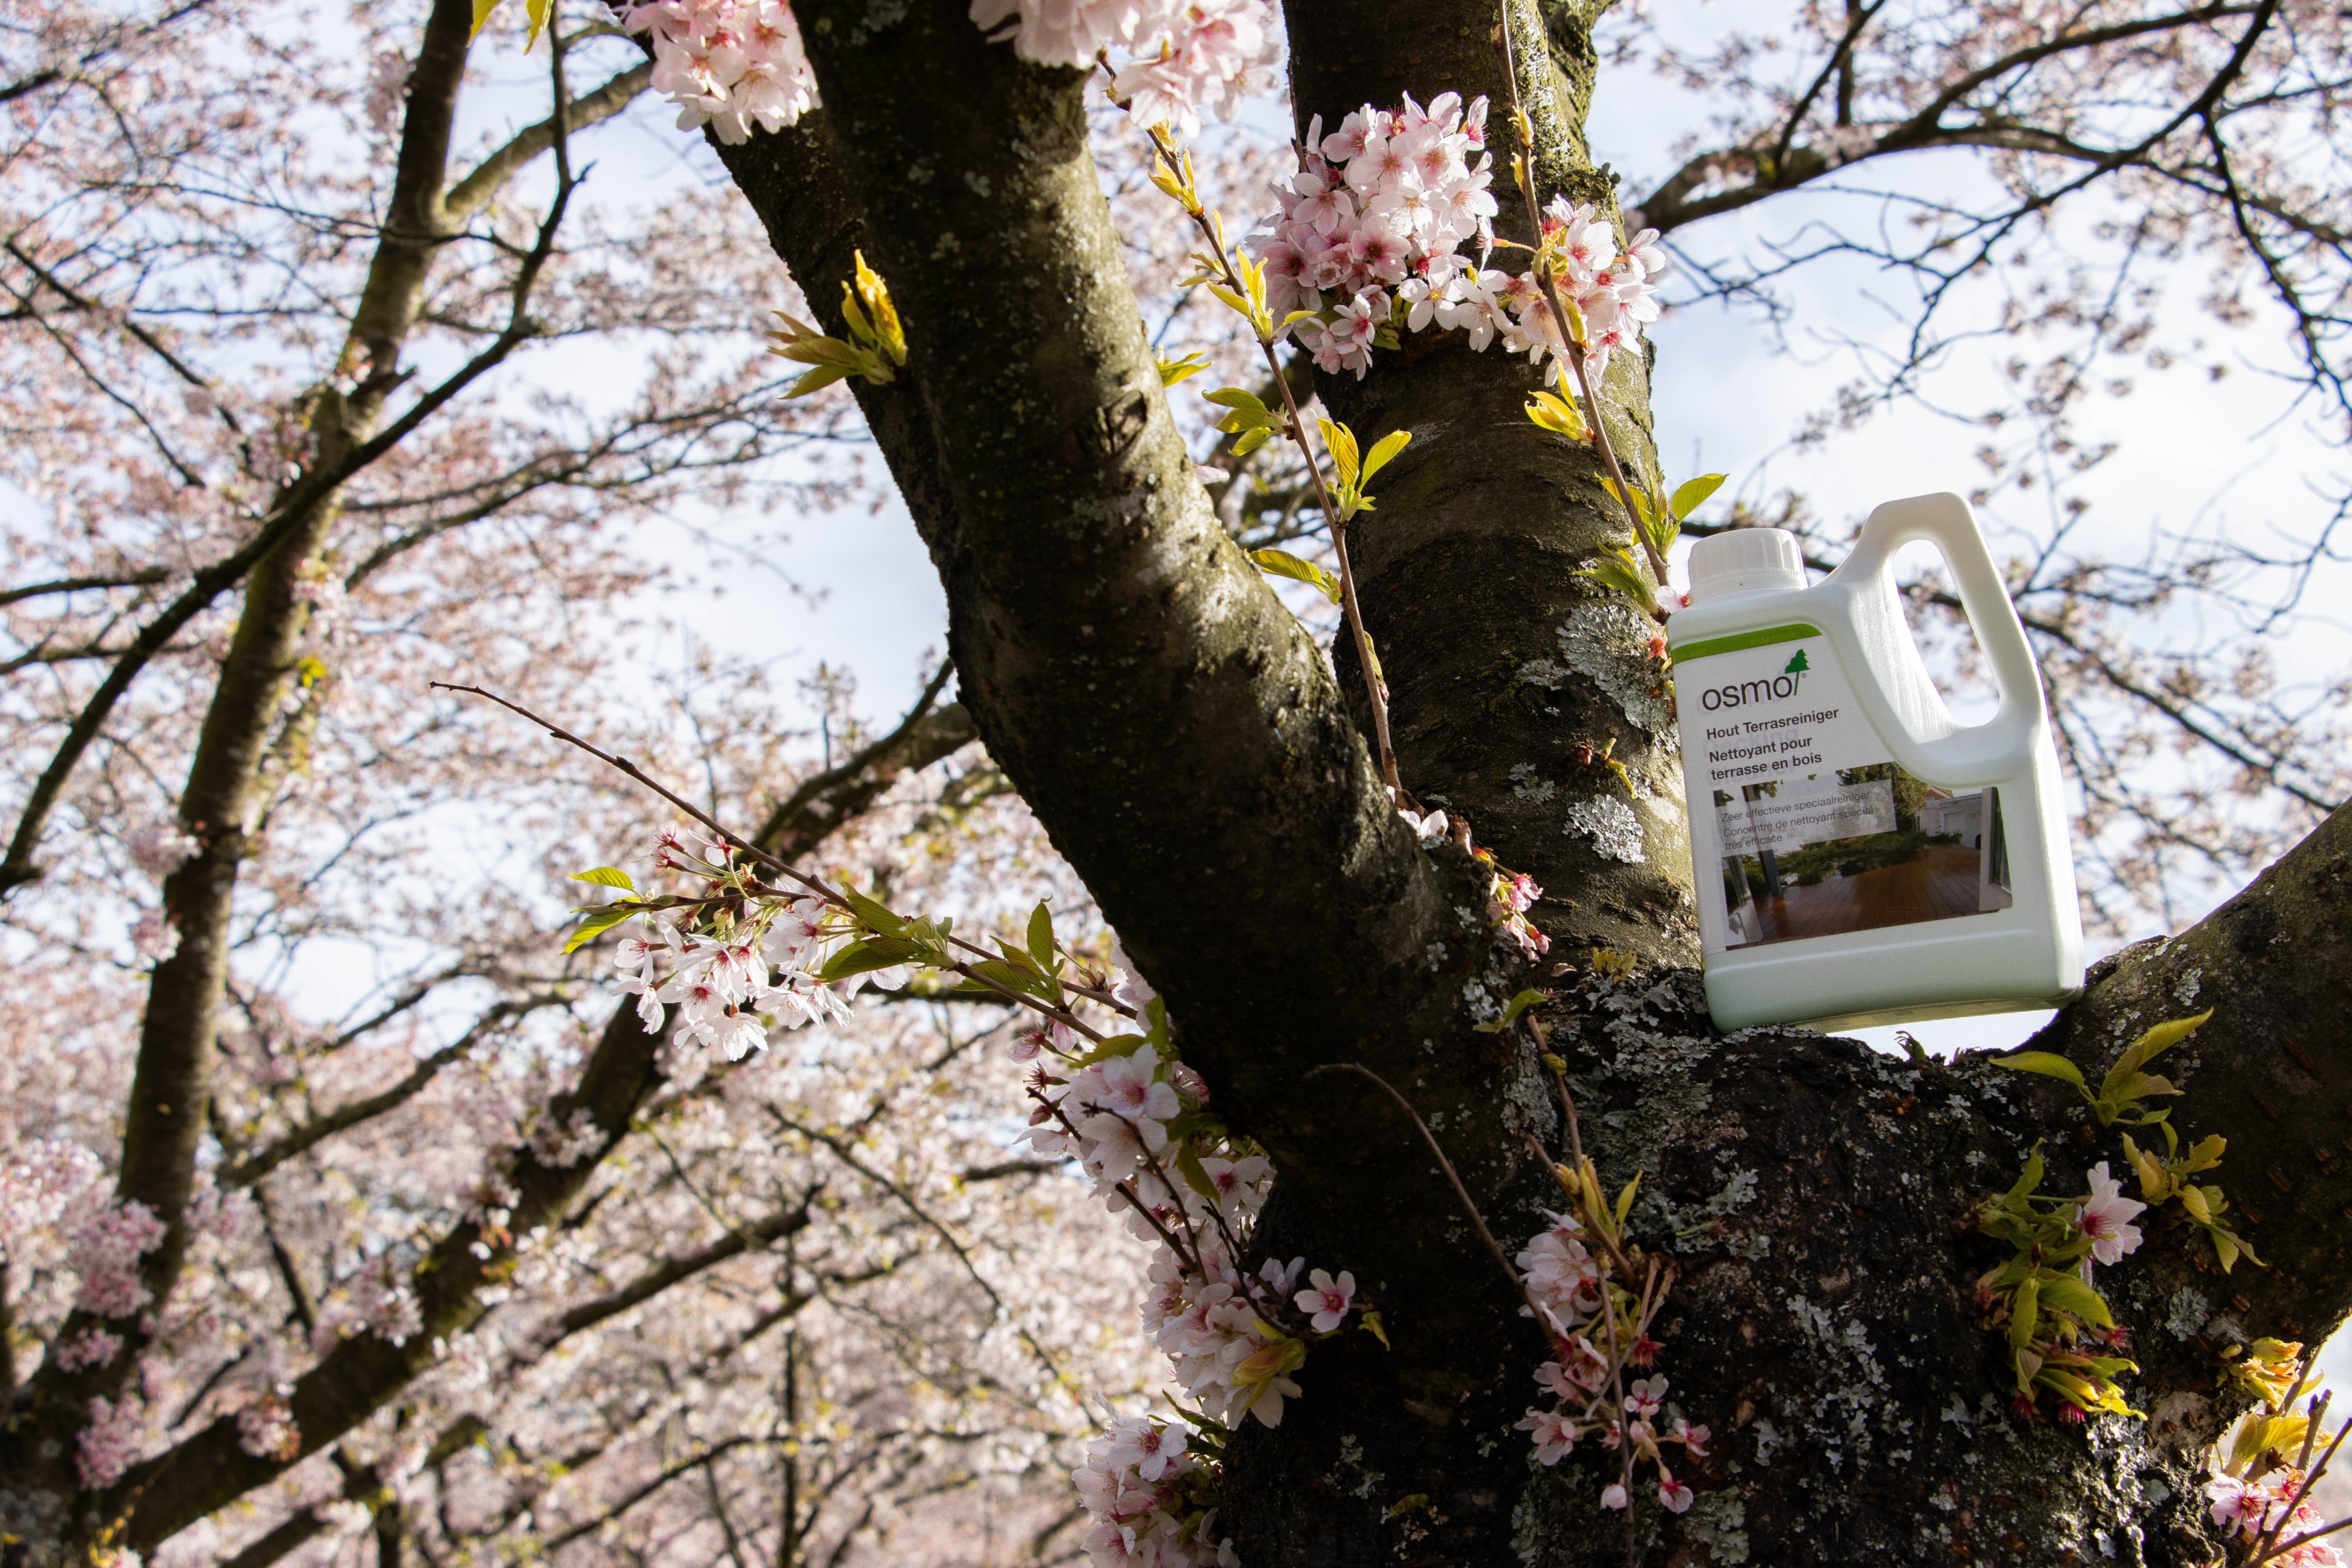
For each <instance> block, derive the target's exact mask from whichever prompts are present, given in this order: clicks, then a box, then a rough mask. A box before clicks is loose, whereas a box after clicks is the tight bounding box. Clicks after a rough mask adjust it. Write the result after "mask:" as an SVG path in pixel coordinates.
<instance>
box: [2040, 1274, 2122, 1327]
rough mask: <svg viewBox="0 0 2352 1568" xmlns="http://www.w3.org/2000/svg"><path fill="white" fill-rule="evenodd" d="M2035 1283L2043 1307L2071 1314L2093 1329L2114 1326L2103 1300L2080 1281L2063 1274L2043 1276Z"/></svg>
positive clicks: (2111, 1314) (2112, 1318) (2113, 1317)
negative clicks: (2038, 1287) (2039, 1290)
mask: <svg viewBox="0 0 2352 1568" xmlns="http://www.w3.org/2000/svg"><path fill="white" fill-rule="evenodd" d="M2037 1283H2038V1284H2039V1285H2040V1287H2041V1291H2042V1294H2041V1302H2042V1305H2043V1306H2045V1307H2052V1308H2055V1309H2056V1310H2059V1311H2061V1312H2072V1313H2074V1316H2076V1317H2078V1318H2080V1319H2082V1320H2083V1321H2084V1322H2086V1323H2088V1324H2090V1325H2091V1326H2092V1327H2094V1328H2099V1329H2112V1328H2114V1327H2115V1326H2116V1319H2115V1314H2114V1313H2112V1312H2110V1311H2108V1310H2107V1303H2106V1300H2105V1298H2104V1297H2102V1296H2101V1295H2100V1294H2099V1293H2098V1292H2097V1291H2096V1290H2094V1289H2091V1288H2090V1287H2089V1286H2088V1285H2085V1284H2084V1283H2083V1282H2082V1281H2081V1280H2080V1279H2074V1278H2073V1277H2072V1276H2070V1275H2065V1274H2044V1275H2043V1276H2042V1279H2040V1280H2039V1281H2037Z"/></svg>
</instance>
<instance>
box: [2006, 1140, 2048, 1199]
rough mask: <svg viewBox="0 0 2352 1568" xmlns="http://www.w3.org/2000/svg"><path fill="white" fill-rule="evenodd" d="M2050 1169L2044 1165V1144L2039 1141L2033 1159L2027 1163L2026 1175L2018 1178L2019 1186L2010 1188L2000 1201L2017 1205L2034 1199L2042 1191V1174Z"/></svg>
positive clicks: (2035, 1146) (2034, 1147)
mask: <svg viewBox="0 0 2352 1568" xmlns="http://www.w3.org/2000/svg"><path fill="white" fill-rule="evenodd" d="M2048 1169H2049V1167H2048V1166H2046V1165H2045V1164H2043V1163H2042V1144H2041V1142H2039V1141H2038V1140H2037V1141H2036V1142H2035V1143H2034V1145H2033V1154H2032V1158H2030V1159H2028V1160H2027V1161H2026V1162H2025V1173H2024V1174H2023V1175H2021V1176H2020V1177H2018V1178H2017V1184H2016V1185H2015V1186H2013V1187H2011V1188H2010V1189H2009V1191H2008V1192H2007V1193H2006V1194H2003V1196H2002V1198H2001V1200H2000V1201H2001V1202H2002V1203H2003V1204H2006V1205H2015V1204H2018V1203H2021V1202H2022V1201H2023V1200H2025V1199H2026V1198H2029V1197H2032V1195H2033V1194H2035V1193H2036V1192H2039V1191H2040V1190H2041V1187H2042V1173H2044V1172H2045V1171H2046V1170H2048Z"/></svg>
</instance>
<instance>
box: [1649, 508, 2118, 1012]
mask: <svg viewBox="0 0 2352 1568" xmlns="http://www.w3.org/2000/svg"><path fill="white" fill-rule="evenodd" d="M1914 540H1927V541H1928V542H1932V543H1934V544H1935V545H1936V546H1937V548H1939V549H1940V550H1941V551H1942V552H1943V555H1944V560H1945V562H1946V563H1947V565H1948V567H1949V569H1950V572H1951V575H1952V577H1953V579H1954V580H1955V581H1956V582H1957V583H1958V586H1959V591H1960V602H1961V604H1962V605H1963V606H1964V607H1965V608H1966V609H1967V611H1968V616H1969V624H1970V625H1971V626H1973V627H1974V628H1975V630H1976V635H1977V640H1978V642H1979V644H1980V645H1982V647H1983V648H1984V652H1985V662H1986V664H1987V665H1988V666H1989V667H1990V670H1991V672H1992V678H1993V683H1994V684H1995V686H1997V687H1998V688H1999V689H2000V709H1999V710H1998V711H1997V712H1996V713H1994V715H1993V716H1992V718H1990V720H1988V721H1985V722H1984V723H1981V724H1972V725H1962V724H1959V723H1958V722H1956V721H1954V720H1953V718H1952V715H1951V713H1950V711H1949V710H1948V709H1946V707H1945V706H1944V700H1943V699H1942V697H1941V696H1940V695H1938V694H1937V690H1936V687H1935V683H1934V682H1933V681H1932V680H1930V679H1928V675H1927V666H1926V664H1925V663H1924V662H1923V661H1922V660H1921V659H1920V657H1919V650H1918V647H1917V646H1916V644H1915V643H1914V642H1913V641H1912V638H1911V631H1910V628H1909V626H1906V624H1905V623H1904V619H1903V610H1902V605H1901V604H1900V603H1899V601H1898V600H1897V598H1896V596H1895V578H1894V573H1893V563H1894V556H1895V551H1897V550H1898V549H1900V548H1901V547H1902V546H1903V545H1905V544H1907V543H1909V542H1912V541H1914ZM1690 574H1691V592H1690V603H1689V605H1688V607H1687V608H1685V609H1684V610H1682V611H1680V612H1679V613H1677V614H1676V615H1675V616H1674V617H1673V619H1672V621H1671V622H1670V623H1669V625H1668V626H1667V629H1666V636H1667V642H1668V646H1669V647H1670V649H1671V650H1672V655H1673V658H1674V676H1675V710H1676V712H1677V716H1678V721H1679V723H1680V725H1681V732H1682V750H1683V780H1684V788H1685V792H1686V794H1687V796H1688V799H1689V805H1690V829H1691V858H1692V862H1693V865H1694V866H1695V868H1696V878H1697V889H1696V891H1697V895H1698V909H1699V931H1700V936H1701V940H1702V944H1703V947H1704V952H1705V963H1706V1000H1707V1008H1708V1011H1709V1012H1710V1013H1711V1014H1712V1015H1713V1016H1714V1019H1715V1022H1716V1024H1717V1026H1718V1027H1721V1028H1725V1029H1737V1028H1743V1027H1746V1026H1748V1025H1751V1024H1809V1025H1814V1026H1824V1027H1828V1026H1836V1027H1855V1026H1864V1025H1870V1024H1887V1023H1895V1022H1901V1021H1909V1020H1913V1019H1920V1018H1948V1017H1957V1016H1962V1015H1966V1014H1971V1013H1998V1012H2007V1011H2011V1010H2013V1009H2017V1008H2022V1007H2035V1006H2051V1005H2056V1004H2058V1003H2060V1002H2063V1001H2064V1000H2066V999H2067V998H2069V997H2072V996H2074V995H2076V994H2079V993H2080V992H2081V990H2082V987H2083V928H2082V921H2081V918H2080V916H2079V915H2078V913H2077V911H2076V909H2075V903H2074V865H2073V862H2072V859H2071V858H2070V855H2069V852H2068V848H2067V838H2066V809H2065V803H2064V801H2063V798H2062V797H2061V795H2060V790H2059V781H2058V755H2057V752H2056V749H2055V748H2054V747H2053V744H2052V742H2051V736H2050V716H2049V710H2048V708H2047V706H2046V704H2045V703H2044V701H2043V699H2042V680H2041V676H2040V673H2039V671H2038V670H2037V669H2036V668H2035V667H2034V662H2033V655H2032V649H2031V648H2030V647H2028V645H2027V643H2026V640H2025V628H2024V627H2023V626H2020V625H2019V624H2018V619H2017V611H2016V610H2015V609H2014V608H2013V607H2012V606H2011V604H2010V602H2009V596H2008V595H2007V594H2006V592H2004V591H2003V589H2002V587H2001V582H2000V573H1999V571H1998V570H1997V569H1996V568H1995V566H1994V564H1993V560H1992V555H1991V553H1990V551H1988V550H1987V549H1986V547H1985V541H1984V535H1983V533H1982V532H1980V531H1979V530H1978V527H1977V522H1976V518H1975V517H1974V515H1972V514H1971V513H1970V512H1969V506H1968V503H1967V502H1966V501H1964V500H1961V499H1960V498H1959V497H1958V496H1956V495H1948V494H1946V495H1930V496H1914V497H1912V498H1911V499H1909V500H1897V501H1889V502H1887V503H1886V504H1885V506H1882V507H1880V508H1879V509H1878V510H1876V511H1874V512H1872V513H1871V514H1870V521H1868V522H1866V523H1864V525H1863V530H1862V536H1861V538H1860V539H1859V540H1858V541H1857V542H1856V543H1855V545H1854V549H1853V554H1852V555H1850V556H1848V557H1847V558H1846V562H1845V563H1844V564H1843V565H1842V566H1840V567H1839V568H1838V569H1837V570H1836V571H1835V572H1832V574H1830V575H1829V576H1828V577H1826V578H1824V579H1823V580H1822V582H1821V583H1819V584H1814V585H1813V586H1811V587H1808V586H1806V584H1805V568H1804V561H1803V557H1802V555H1801V553H1800V552H1799V550H1798V547H1797V542H1796V540H1795V538H1794V537H1792V536H1791V535H1790V534H1789V533H1787V532H1785V531H1782V530H1780V529H1777V528H1754V529H1739V530H1735V531H1731V532H1728V533H1720V534H1717V535H1715V536H1713V537H1712V538H1708V539H1703V540H1700V541H1699V542H1698V543H1697V544H1696V546H1695V547H1694V548H1693V549H1692V551H1691V557H1690Z"/></svg>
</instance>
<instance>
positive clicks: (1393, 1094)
mask: <svg viewBox="0 0 2352 1568" xmlns="http://www.w3.org/2000/svg"><path fill="white" fill-rule="evenodd" d="M1327 1072H1352V1073H1357V1074H1360V1075H1361V1076H1362V1077H1364V1078H1368V1079H1371V1080H1372V1082H1373V1083H1374V1084H1376V1085H1378V1086H1379V1088H1380V1090H1381V1093H1383V1094H1385V1095H1387V1096H1388V1097H1389V1098H1390V1099H1391V1100H1395V1101H1396V1103H1397V1109H1398V1110H1402V1111H1403V1112H1404V1113H1405V1114H1406V1115H1407V1116H1409V1117H1411V1118H1412V1124H1413V1127H1414V1128H1415V1130H1416V1131H1419V1132H1420V1133H1421V1141H1422V1142H1423V1143H1426V1144H1428V1145H1429V1152H1430V1153H1432V1154H1433V1155H1434V1156H1436V1159H1437V1168H1438V1169H1439V1170H1441V1171H1443V1172H1444V1173H1445V1179H1446V1181H1448V1182H1449V1183H1451V1184H1453V1187H1454V1196H1455V1197H1456V1198H1458V1199H1459V1200H1461V1204H1462V1212H1463V1213H1464V1214H1466V1215H1469V1216H1470V1224H1471V1226H1472V1228H1474V1229H1475V1230H1476V1231H1477V1233H1478V1239H1479V1240H1481V1241H1483V1242H1485V1243H1486V1250H1487V1251H1488V1252H1490V1253H1493V1254H1494V1256H1495V1262H1496V1266H1498V1267H1499V1268H1501V1269H1502V1270H1503V1276H1504V1278H1506V1279H1508V1280H1510V1282H1511V1286H1512V1289H1516V1290H1517V1291H1518V1293H1519V1294H1520V1295H1521V1296H1523V1297H1525V1298H1526V1300H1527V1303H1528V1311H1530V1312H1532V1313H1534V1314H1535V1320H1536V1327H1537V1328H1538V1329H1541V1330H1543V1331H1544V1338H1545V1339H1546V1340H1550V1339H1553V1338H1556V1337H1557V1336H1555V1335H1554V1334H1553V1333H1552V1331H1551V1330H1550V1327H1549V1325H1550V1323H1551V1321H1552V1319H1551V1314H1550V1313H1549V1312H1547V1311H1546V1310H1544V1309H1543V1308H1542V1307H1541V1306H1540V1305H1539V1304H1538V1302H1537V1300H1536V1299H1535V1295H1534V1293H1533V1292H1532V1291H1530V1290H1529V1289H1528V1286H1527V1281H1526V1280H1524V1279H1520V1278H1519V1271H1518V1270H1517V1268H1512V1267H1511V1259H1510V1258H1509V1256H1508V1255H1507V1254H1506V1253H1505V1252H1504V1251H1503V1247H1502V1244H1501V1243H1500V1242H1497V1241H1496V1239H1495V1233H1494V1232H1493V1231H1491V1230H1488V1229H1487V1228H1486V1216H1485V1215H1481V1214H1480V1213H1479V1212H1478V1205H1476V1204H1475V1203H1473V1202H1472V1201H1471V1198H1470V1189H1469V1188H1468V1187H1465V1186H1464V1185H1463V1184H1462V1176H1461V1173H1459V1172H1457V1171H1455V1170H1454V1162H1453V1161H1451V1160H1449V1159H1447V1158H1446V1157H1445V1151H1444V1148H1442V1147H1440V1146H1439V1144H1438V1142H1437V1134H1435V1133H1434V1132H1432V1131H1430V1130H1429V1123H1428V1122H1426V1121H1423V1120H1422V1119H1421V1112H1420V1111H1418V1110H1414V1109H1413V1108H1412V1100H1407V1099H1406V1098H1405V1097H1404V1096H1403V1095H1402V1094H1401V1093H1399V1092H1398V1091H1397V1088H1396V1086H1395V1085H1394V1084H1392V1083H1391V1082H1389V1080H1388V1079H1384V1078H1382V1077H1381V1075H1380V1074H1378V1073H1376V1072H1374V1071H1373V1070H1372V1069H1371V1068H1368V1067H1366V1066H1365V1065H1364V1064H1363V1063H1361V1062H1325V1063H1324V1064H1323V1065H1322V1066H1321V1067H1319V1068H1310V1069H1309V1070H1308V1071H1307V1075H1306V1076H1307V1077H1308V1078H1314V1077H1316V1076H1317V1075H1318V1074H1320V1073H1327Z"/></svg>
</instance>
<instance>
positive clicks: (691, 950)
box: [550, 831, 906, 1158]
mask: <svg viewBox="0 0 2352 1568" xmlns="http://www.w3.org/2000/svg"><path fill="white" fill-rule="evenodd" d="M732 855H733V851H732V850H731V849H730V847H728V846H726V845H723V844H718V843H714V842H712V841H710V840H708V839H704V838H700V837H695V836H694V835H691V834H685V833H679V832H677V831H672V832H668V833H665V834H663V835H662V837H661V842H660V844H659V845H658V847H656V851H655V857H654V863H655V865H656V868H660V869H662V870H674V871H683V872H685V873H687V874H688V875H689V876H694V877H699V878H702V879H705V880H706V882H707V883H708V885H709V886H710V887H711V888H712V889H715V890H724V889H726V888H727V887H728V885H729V883H728V878H729V875H730V868H731V866H732ZM646 924H647V926H648V927H649V928H650V931H651V940H648V939H647V938H646V937H644V936H635V935H633V936H628V937H625V938H623V939H622V940H621V942H620V944H619V946H618V947H617V948H616V949H615V950H614V956H613V962H614V964H615V965H616V966H617V967H619V968H620V969H621V971H622V972H623V977H622V981H621V989H622V990H623V991H625V992H626V993H627V994H631V995H634V996H635V997H636V999H637V1016H638V1018H639V1019H640V1020H641V1021H643V1023H644V1024H645V1026H646V1028H647V1029H648V1030H650V1031H652V1032H655V1033H659V1032H660V1030H661V1027H662V1024H663V1021H664V1019H666V1018H667V1016H668V1008H670V1007H672V1006H675V1007H677V1009H678V1015H679V1016H678V1021H679V1025H680V1027H681V1028H682V1030H683V1031H684V1033H685V1036H686V1037H687V1038H688V1040H690V1041H692V1042H693V1043H695V1044H698V1045H706V1046H715V1047H718V1048H719V1050H721V1051H723V1052H725V1053H726V1056H727V1059H728V1060H729V1061H740V1060H742V1059H743V1058H745V1057H747V1056H749V1055H750V1054H751V1052H753V1051H755V1050H759V1049H761V1048H762V1047H765V1046H766V1045H767V1043H768V1030H769V1027H770V1026H771V1022H772V1023H773V1024H775V1025H779V1026H782V1027H784V1028H787V1029H790V1028H797V1027H799V1026H801V1025H803V1024H807V1023H813V1022H814V1021H816V1020H817V1019H820V1018H822V1019H826V1020H829V1021H832V1022H839V1021H840V1020H842V1019H845V1018H846V1017H847V1016H849V1001H848V998H849V996H850V995H852V994H855V993H856V991H857V989H858V988H859V987H860V986H861V985H865V984H876V985H878V986H881V987H883V988H886V989H888V988H895V987H896V986H898V985H901V984H905V981H906V971H905V970H904V969H903V968H900V967H892V968H890V969H887V970H881V971H875V972H871V973H866V974H862V975H858V976H856V977H855V978H852V979H849V980H846V981H843V982H840V983H837V984H826V983H824V982H822V981H819V980H817V979H816V978H815V977H814V973H813V971H814V970H815V969H816V968H818V967H820V966H821V965H822V964H823V963H824V959H825V957H826V955H827V952H828V950H829V948H830V947H831V946H832V945H834V944H835V943H836V942H839V941H841V940H845V939H846V938H847V937H848V936H849V935H850V930H849V928H848V927H847V926H846V925H845V924H844V923H843V921H841V920H840V919H839V918H838V916H837V915H836V914H835V912H834V911H833V910H832V909H831V907H830V906H828V905H827V904H826V903H825V902H824V900H821V899H817V898H803V899H793V900H765V901H762V902H761V903H759V904H757V905H755V906H753V907H752V908H751V910H749V912H748V913H747V915H746V918H745V919H743V920H741V921H730V927H729V930H728V931H727V932H726V933H725V934H724V935H716V934H708V933H705V934H697V933H694V932H692V931H681V930H680V929H679V927H678V925H677V923H676V922H675V921H664V920H648V921H646ZM584 1135H585V1133H584V1131H583V1129H581V1128H578V1127H576V1126H575V1127H573V1128H572V1129H570V1130H568V1136H567V1137H566V1138H564V1139H560V1140H556V1141H554V1142H551V1145H550V1147H551V1150H557V1149H561V1150H565V1151H568V1150H569V1149H571V1148H572V1145H573V1144H574V1143H575V1142H577V1141H578V1139H579V1138H581V1137H583V1136H584ZM572 1157H573V1158H577V1157H578V1155H577V1154H574V1155H573V1156H572Z"/></svg>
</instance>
